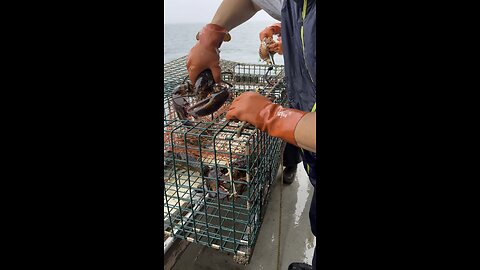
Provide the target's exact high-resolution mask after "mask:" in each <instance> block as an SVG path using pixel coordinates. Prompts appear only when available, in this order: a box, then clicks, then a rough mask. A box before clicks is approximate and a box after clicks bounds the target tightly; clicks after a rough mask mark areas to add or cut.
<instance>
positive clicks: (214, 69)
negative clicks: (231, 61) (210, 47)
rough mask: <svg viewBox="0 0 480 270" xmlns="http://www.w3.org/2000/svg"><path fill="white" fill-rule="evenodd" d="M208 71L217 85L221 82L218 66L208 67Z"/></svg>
mask: <svg viewBox="0 0 480 270" xmlns="http://www.w3.org/2000/svg"><path fill="white" fill-rule="evenodd" d="M210 70H211V71H212V75H213V79H214V80H215V82H216V83H219V82H221V81H222V77H221V70H220V66H219V65H218V64H217V65H215V64H213V65H211V66H210Z"/></svg>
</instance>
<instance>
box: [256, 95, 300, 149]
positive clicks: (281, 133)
mask: <svg viewBox="0 0 480 270" xmlns="http://www.w3.org/2000/svg"><path fill="white" fill-rule="evenodd" d="M305 114H307V113H306V112H304V111H300V110H295V109H287V108H284V107H282V106H280V105H278V104H274V103H272V104H269V105H267V106H266V107H265V108H264V109H262V110H261V111H260V113H259V114H258V116H257V121H256V122H257V123H259V126H257V128H258V129H260V130H262V131H265V132H267V133H268V134H269V135H270V136H273V137H278V138H281V139H283V140H285V141H287V142H288V143H290V144H293V145H297V141H296V140H295V128H296V127H297V124H298V122H299V121H300V119H302V117H303V116H305Z"/></svg>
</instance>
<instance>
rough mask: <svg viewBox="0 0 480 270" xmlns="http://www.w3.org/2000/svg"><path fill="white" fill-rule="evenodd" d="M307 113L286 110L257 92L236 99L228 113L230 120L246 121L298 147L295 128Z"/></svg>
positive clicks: (246, 93)
mask: <svg viewBox="0 0 480 270" xmlns="http://www.w3.org/2000/svg"><path fill="white" fill-rule="evenodd" d="M305 114H307V113H306V112H303V111H299V110H295V109H288V108H284V107H282V106H280V105H278V104H275V103H273V102H271V101H270V100H269V99H268V98H266V97H264V96H262V95H260V94H259V93H256V92H245V93H243V94H241V95H240V96H238V97H237V98H235V100H234V101H233V102H232V105H230V108H229V109H228V112H227V115H226V117H227V119H228V120H240V121H246V122H248V123H250V124H252V125H254V126H255V127H256V128H258V129H260V130H261V131H264V132H267V133H268V135H270V136H273V137H277V138H280V139H282V140H284V141H286V142H288V143H290V144H293V145H297V141H296V140H295V128H296V127H297V124H298V122H299V121H300V119H302V117H303V116H304V115H305Z"/></svg>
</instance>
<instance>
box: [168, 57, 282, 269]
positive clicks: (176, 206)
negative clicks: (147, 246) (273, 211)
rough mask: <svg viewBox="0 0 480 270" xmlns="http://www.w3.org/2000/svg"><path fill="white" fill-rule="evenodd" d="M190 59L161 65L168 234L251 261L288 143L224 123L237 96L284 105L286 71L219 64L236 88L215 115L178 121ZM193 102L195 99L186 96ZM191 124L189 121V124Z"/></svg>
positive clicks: (238, 124) (251, 128)
mask: <svg viewBox="0 0 480 270" xmlns="http://www.w3.org/2000/svg"><path fill="white" fill-rule="evenodd" d="M185 65H186V57H182V58H179V59H177V60H174V61H172V62H169V63H167V64H165V65H164V75H165V79H164V80H165V81H164V100H165V101H164V102H165V103H164V108H165V112H164V224H165V227H164V233H165V237H168V236H173V237H175V238H179V239H185V240H187V241H190V242H194V243H199V244H202V245H205V246H209V247H212V248H215V249H218V250H221V251H224V252H229V253H233V254H235V256H234V258H235V261H236V262H238V263H243V264H246V263H248V262H249V260H250V257H251V255H252V252H253V248H254V245H255V242H256V239H257V236H258V232H259V229H260V226H261V223H262V218H263V216H264V214H265V209H266V204H267V199H268V197H269V195H270V190H271V189H270V186H271V185H272V182H273V180H274V179H275V177H276V175H277V171H278V167H279V166H280V160H281V153H282V151H283V148H284V146H285V143H284V142H282V141H281V140H280V139H277V138H273V137H270V136H268V135H267V134H266V133H264V132H261V131H259V130H258V129H255V128H253V127H249V126H246V127H245V128H244V129H243V130H241V131H239V128H240V127H241V126H242V123H236V122H233V121H227V120H226V119H225V114H226V110H227V109H228V106H229V105H230V103H231V101H232V100H233V98H235V97H237V96H238V95H240V94H241V93H243V92H245V91H258V92H259V93H261V94H264V95H267V96H268V97H269V98H270V99H271V100H272V101H273V102H275V103H279V104H282V105H285V103H286V98H285V88H284V84H283V76H284V75H283V66H266V65H258V64H242V63H237V62H232V61H225V60H221V61H220V66H221V70H222V71H223V73H222V80H223V81H225V82H228V83H230V84H231V85H232V87H231V88H230V89H229V91H230V93H231V95H230V98H229V99H228V100H227V101H226V102H225V104H224V105H223V106H222V107H221V108H220V109H219V110H218V111H216V112H215V113H213V114H212V115H208V116H205V117H199V118H198V119H195V120H193V119H188V120H185V119H179V117H178V114H177V113H176V112H175V109H174V107H173V105H172V102H173V99H172V96H171V95H172V91H173V89H174V88H175V87H176V86H177V85H179V84H181V83H182V82H184V80H185V79H186V77H187V71H186V67H185ZM185 99H186V100H187V101H188V103H189V104H195V101H196V100H195V97H193V96H188V97H185ZM187 123H188V124H187Z"/></svg>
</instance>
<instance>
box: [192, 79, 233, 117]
mask: <svg viewBox="0 0 480 270" xmlns="http://www.w3.org/2000/svg"><path fill="white" fill-rule="evenodd" d="M213 88H214V93H212V94H211V95H210V97H208V98H206V99H203V100H201V101H199V102H198V103H197V104H195V105H194V106H192V107H190V108H189V109H188V113H189V114H190V115H192V116H193V117H201V116H206V115H209V114H212V113H214V112H216V111H217V110H218V109H220V108H221V107H222V106H223V104H225V102H226V101H227V99H228V97H229V96H230V92H229V91H228V88H227V87H225V86H222V85H221V84H219V83H216V84H215V85H214V86H213Z"/></svg>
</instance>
